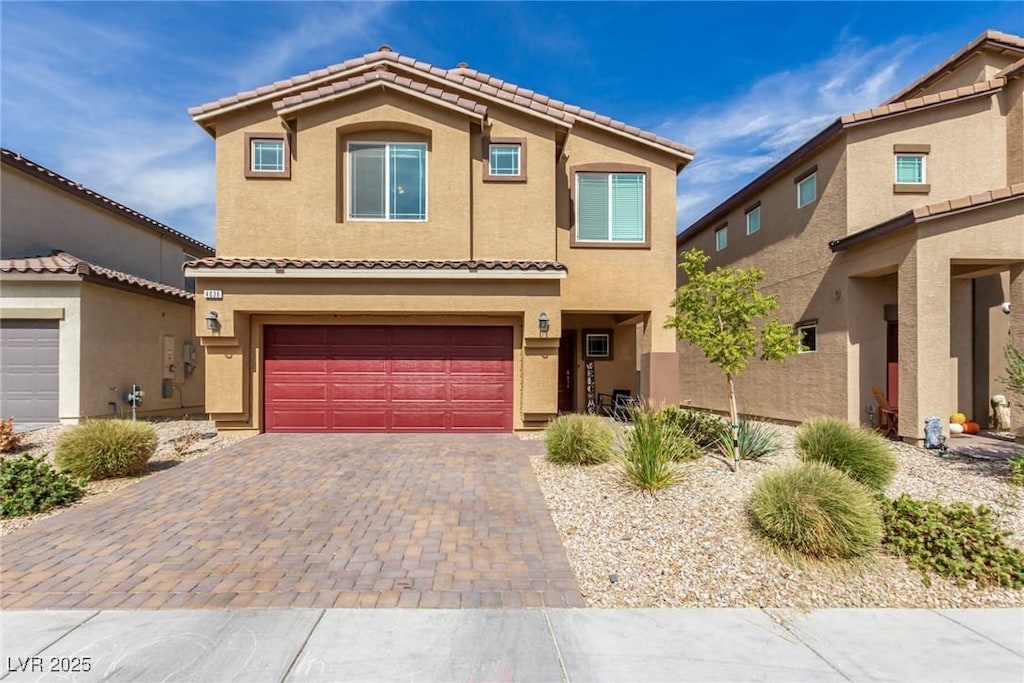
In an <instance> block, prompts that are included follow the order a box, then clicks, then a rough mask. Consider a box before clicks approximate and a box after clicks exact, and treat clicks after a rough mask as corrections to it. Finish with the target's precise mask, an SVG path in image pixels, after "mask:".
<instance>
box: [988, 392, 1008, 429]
mask: <svg viewBox="0 0 1024 683" xmlns="http://www.w3.org/2000/svg"><path fill="white" fill-rule="evenodd" d="M992 428H993V429H995V430H996V431H999V432H1008V431H1010V430H1011V425H1010V402H1009V401H1007V400H1006V397H1005V396H1003V395H1002V394H996V395H995V396H993V397H992Z"/></svg>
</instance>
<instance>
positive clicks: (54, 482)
mask: <svg viewBox="0 0 1024 683" xmlns="http://www.w3.org/2000/svg"><path fill="white" fill-rule="evenodd" d="M84 493H85V482H83V481H80V480H78V479H75V478H74V477H72V476H71V475H69V474H64V473H61V472H57V471H56V470H54V469H53V468H52V467H50V464H49V463H48V462H46V460H45V459H44V458H42V457H38V458H34V457H32V456H31V455H29V454H28V453H26V454H25V455H23V456H21V457H20V458H6V459H3V460H0V515H2V516H3V517H17V516H19V515H30V514H32V513H33V512H45V511H46V510H49V509H50V508H53V507H59V506H62V505H69V504H70V503H73V502H75V501H76V500H78V499H79V498H81V497H82V495H83V494H84Z"/></svg>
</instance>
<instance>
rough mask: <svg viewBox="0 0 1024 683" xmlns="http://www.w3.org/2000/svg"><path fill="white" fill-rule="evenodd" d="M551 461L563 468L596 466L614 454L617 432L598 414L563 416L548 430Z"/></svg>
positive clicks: (548, 427)
mask: <svg viewBox="0 0 1024 683" xmlns="http://www.w3.org/2000/svg"><path fill="white" fill-rule="evenodd" d="M544 445H545V446H546V447H547V450H548V459H549V460H551V462H554V463H557V464H559V465H596V464H599V463H602V462H606V461H607V460H608V459H609V458H610V457H611V455H612V448H613V447H614V445H615V433H614V432H613V431H612V428H611V427H610V426H609V425H608V423H607V422H606V421H605V420H603V419H602V418H600V417H598V416H597V415H577V414H571V415H561V416H559V417H556V418H555V419H554V420H552V421H551V422H549V423H548V426H547V429H545V430H544Z"/></svg>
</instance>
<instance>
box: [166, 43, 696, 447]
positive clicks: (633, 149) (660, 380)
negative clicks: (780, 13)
mask: <svg viewBox="0 0 1024 683" xmlns="http://www.w3.org/2000/svg"><path fill="white" fill-rule="evenodd" d="M189 113H190V114H191V115H192V117H193V119H194V120H195V122H196V123H197V124H199V125H200V126H202V127H203V129H204V130H206V131H207V132H208V133H209V134H210V135H211V136H213V137H214V138H215V140H216V178H217V257H216V258H207V259H201V260H198V261H197V262H195V263H193V264H191V265H190V266H189V268H188V269H187V271H186V272H187V273H188V274H189V275H190V276H192V277H195V278H196V281H197V283H198V289H199V290H212V292H207V294H209V296H204V297H203V298H201V299H200V301H199V302H198V305H197V310H196V322H197V334H199V335H200V336H201V340H202V344H203V347H204V349H205V351H206V363H207V392H206V405H207V408H208V409H209V410H210V412H211V413H212V415H213V417H214V418H215V419H216V421H217V424H218V427H219V428H221V429H240V430H252V431H512V430H522V429H531V428H539V427H542V426H543V425H544V424H545V423H546V422H547V420H548V419H550V418H551V417H552V416H554V415H555V414H557V413H558V412H560V411H584V410H586V409H587V407H588V403H589V401H591V400H596V399H597V396H596V394H597V393H611V392H612V391H613V390H615V389H625V390H629V391H630V392H631V393H632V395H634V396H636V395H637V394H638V393H639V394H642V395H644V396H648V397H650V398H651V399H652V400H654V401H668V402H673V403H674V402H675V401H676V400H677V399H678V390H677V379H678V370H677V367H676V364H677V361H678V357H677V355H676V353H675V338H674V336H673V334H672V332H671V331H668V330H665V329H664V328H663V322H664V320H665V319H666V317H667V316H668V314H669V312H670V307H669V302H670V300H671V296H672V292H673V290H674V287H675V187H676V176H677V174H678V173H679V172H680V171H681V170H682V168H683V167H684V166H685V165H686V164H687V163H688V162H689V161H690V160H691V159H692V158H693V150H691V149H690V148H688V147H686V146H685V145H681V144H678V143H675V142H672V141H670V140H667V139H664V138H661V137H658V136H656V135H654V134H651V133H647V132H645V131H642V130H640V129H638V128H635V127H633V126H629V125H626V124H624V123H621V122H619V121H615V120H612V119H610V118H608V117H606V116H601V115H599V114H597V113H595V112H592V111H587V110H584V109H581V108H579V107H576V106H573V105H568V104H565V103H563V102H559V101H557V100H554V99H552V98H549V97H546V96H544V95H541V94H539V93H535V92H533V91H532V90H528V89H526V88H522V87H518V86H515V85H512V84H511V83H506V82H504V81H502V80H501V79H499V78H495V77H492V76H488V75H486V74H483V73H480V72H478V71H476V70H474V69H472V68H469V67H468V66H467V65H465V64H460V65H459V66H457V67H455V68H452V69H442V68H438V67H434V66H430V65H429V64H424V63H423V62H420V61H416V60H415V59H413V58H411V57H407V56H404V55H400V54H398V53H397V52H394V51H392V50H391V49H390V48H388V47H387V46H381V47H380V48H379V50H378V51H376V52H373V53H370V54H367V55H364V56H362V57H358V58H355V59H351V60H349V61H346V62H343V63H341V64H336V65H333V66H330V67H327V68H325V69H320V70H318V71H313V72H311V73H308V74H304V75H301V76H296V77H294V78H290V79H287V80H284V81H279V82H277V83H274V84H272V85H268V86H264V87H261V88H257V89H255V90H251V91H247V92H243V93H239V94H238V95H235V96H233V97H228V98H225V99H222V100H220V101H218V102H213V103H210V104H206V105H203V106H201V107H196V108H194V109H191V110H190V112H189ZM214 318H215V319H214ZM588 380H590V381H589V382H588ZM588 384H589V386H588Z"/></svg>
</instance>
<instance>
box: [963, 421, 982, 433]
mask: <svg viewBox="0 0 1024 683" xmlns="http://www.w3.org/2000/svg"><path fill="white" fill-rule="evenodd" d="M980 431H981V425H979V424H978V423H977V422H965V423H964V434H977V433H978V432H980Z"/></svg>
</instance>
